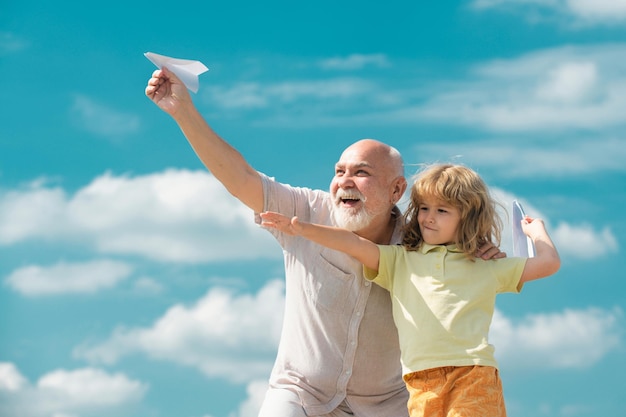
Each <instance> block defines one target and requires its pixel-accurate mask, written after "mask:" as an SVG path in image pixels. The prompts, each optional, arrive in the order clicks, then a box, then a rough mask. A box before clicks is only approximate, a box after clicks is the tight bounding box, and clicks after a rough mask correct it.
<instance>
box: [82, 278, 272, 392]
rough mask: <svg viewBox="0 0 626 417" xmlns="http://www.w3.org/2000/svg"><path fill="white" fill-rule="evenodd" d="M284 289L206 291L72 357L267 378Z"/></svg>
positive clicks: (231, 377)
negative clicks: (135, 358) (128, 359)
mask: <svg viewBox="0 0 626 417" xmlns="http://www.w3.org/2000/svg"><path fill="white" fill-rule="evenodd" d="M283 288H284V285H283V282H282V281H278V280H277V281H272V282H269V283H268V284H266V286H265V287H263V288H262V289H260V290H259V292H258V293H257V294H256V295H250V294H240V295H235V294H233V293H232V292H230V291H227V290H224V289H219V288H216V289H212V290H210V291H209V292H208V293H207V294H206V295H205V296H204V297H202V298H201V299H200V300H198V301H197V302H196V303H195V304H194V305H192V306H185V305H180V304H178V305H175V306H173V307H171V308H169V309H168V310H167V311H166V312H165V314H164V315H163V316H162V317H161V318H159V319H158V320H156V321H155V322H154V323H153V325H152V326H151V327H149V328H124V327H119V328H117V329H116V330H115V331H114V332H113V334H112V335H111V337H110V338H109V339H108V340H106V341H104V342H102V343H100V344H96V345H87V344H86V345H82V346H79V347H77V348H76V349H75V352H74V353H75V356H77V357H80V358H84V359H87V360H89V361H91V362H104V363H109V364H110V363H115V362H117V361H118V360H119V359H120V358H121V357H123V356H126V355H131V354H134V353H141V354H145V355H147V356H149V357H150V358H152V359H158V360H166V361H171V362H175V363H179V364H183V365H186V366H191V367H194V368H197V369H198V370H200V371H201V372H203V373H204V374H205V375H207V376H209V377H214V378H223V379H227V380H229V381H233V382H236V383H242V382H245V381H249V380H250V379H253V378H262V377H267V375H268V374H269V371H270V369H271V367H272V363H273V360H274V356H275V353H276V348H277V346H278V339H279V337H280V331H281V327H282V317H283V306H284V293H283V292H284V289H283Z"/></svg>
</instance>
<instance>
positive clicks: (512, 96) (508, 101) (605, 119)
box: [389, 44, 626, 136]
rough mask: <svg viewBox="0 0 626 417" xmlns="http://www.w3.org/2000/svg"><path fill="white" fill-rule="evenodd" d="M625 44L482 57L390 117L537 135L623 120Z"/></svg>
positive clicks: (613, 124) (598, 127) (625, 103)
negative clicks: (470, 69) (458, 78)
mask: <svg viewBox="0 0 626 417" xmlns="http://www.w3.org/2000/svg"><path fill="white" fill-rule="evenodd" d="M624 54H626V45H622V44H616V45H602V46H587V47H561V48H554V49H548V50H542V51H538V52H534V53H530V54H527V55H524V56H521V57H518V58H514V59H509V60H498V61H491V62H487V63H484V64H482V65H480V66H478V67H476V68H475V71H474V73H473V74H472V76H471V78H469V79H468V80H467V81H464V82H458V83H455V84H449V85H446V84H443V83H442V84H440V85H438V86H437V88H438V90H439V92H435V93H434V94H433V95H432V96H431V98H430V99H429V100H428V101H427V102H426V103H424V104H420V105H419V106H415V107H414V108H412V109H411V108H410V107H409V108H406V109H403V110H398V111H397V112H396V113H395V114H390V115H389V116H390V117H395V118H396V119H398V120H404V119H406V120H411V118H416V117H418V118H419V119H420V120H422V121H428V120H439V121H446V122H451V123H460V124H465V125H470V126H476V127H480V128H483V129H488V130H494V131H502V132H533V131H539V132H541V133H542V135H544V136H545V135H546V133H551V132H559V131H571V130H576V129H594V130H607V129H610V128H616V127H617V126H622V125H625V124H626V114H625V113H624V112H623V111H622V109H623V108H624V106H626V63H625V62H624V60H623V59H621V57H623V56H624Z"/></svg>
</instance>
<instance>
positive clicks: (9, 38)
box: [0, 32, 30, 56]
mask: <svg viewBox="0 0 626 417" xmlns="http://www.w3.org/2000/svg"><path fill="white" fill-rule="evenodd" d="M29 46H30V43H29V42H28V41H26V40H25V39H23V38H21V37H19V36H18V35H16V34H15V33H12V32H0V56H1V55H9V54H13V53H16V52H19V51H23V50H25V49H27V48H28V47H29Z"/></svg>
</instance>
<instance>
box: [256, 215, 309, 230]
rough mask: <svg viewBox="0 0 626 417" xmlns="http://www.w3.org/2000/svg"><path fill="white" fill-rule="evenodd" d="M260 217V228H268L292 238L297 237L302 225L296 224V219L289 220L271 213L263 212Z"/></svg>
mask: <svg viewBox="0 0 626 417" xmlns="http://www.w3.org/2000/svg"><path fill="white" fill-rule="evenodd" d="M260 216H261V226H264V227H270V228H272V229H276V230H278V231H281V232H283V233H285V234H288V235H292V236H296V235H299V234H300V231H301V230H302V225H300V223H299V222H298V218H297V217H293V218H289V217H287V216H285V215H283V214H280V213H275V212H273V211H266V212H263V213H261V214H260Z"/></svg>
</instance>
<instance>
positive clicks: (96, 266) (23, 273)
mask: <svg viewBox="0 0 626 417" xmlns="http://www.w3.org/2000/svg"><path fill="white" fill-rule="evenodd" d="M131 272H132V267H131V266H130V265H128V264H126V263H123V262H118V261H112V260H106V259H104V260H96V261H90V262H80V263H67V262H59V263H57V264H55V265H52V266H45V267H44V266H39V265H29V266H24V267H21V268H19V269H17V270H15V271H13V272H12V273H11V274H10V275H9V276H8V277H7V278H6V279H5V281H4V282H5V283H6V284H7V285H8V286H9V287H11V288H12V289H13V290H15V291H17V292H19V293H21V294H23V295H26V296H31V297H35V296H47V295H59V294H93V293H95V292H97V291H99V290H102V289H107V288H112V287H114V286H115V285H116V284H118V283H119V282H120V281H122V280H124V279H126V278H128V276H129V275H130V274H131Z"/></svg>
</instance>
